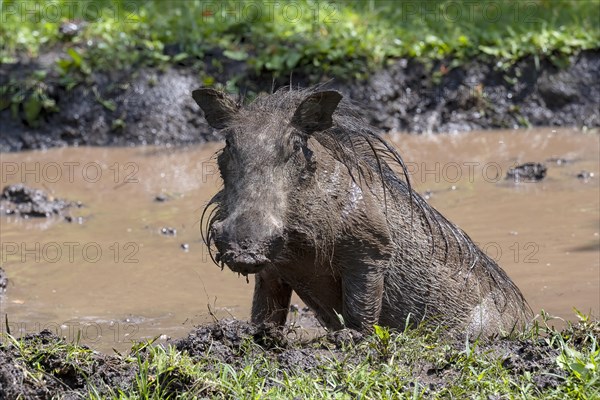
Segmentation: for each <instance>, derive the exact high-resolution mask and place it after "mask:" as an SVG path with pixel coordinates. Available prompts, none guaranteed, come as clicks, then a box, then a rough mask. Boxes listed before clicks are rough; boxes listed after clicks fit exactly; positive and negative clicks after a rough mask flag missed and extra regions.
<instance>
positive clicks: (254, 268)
mask: <svg viewBox="0 0 600 400" xmlns="http://www.w3.org/2000/svg"><path fill="white" fill-rule="evenodd" d="M228 225H229V224H227V223H224V222H215V223H214V224H213V226H212V233H213V235H214V238H215V245H216V246H217V250H218V253H217V254H216V257H215V258H216V261H217V262H219V263H224V264H226V265H227V266H228V267H229V268H230V269H231V270H232V271H234V272H239V273H241V274H254V273H257V272H259V271H260V270H262V269H263V268H264V267H265V266H266V265H267V264H269V263H270V262H271V261H272V260H273V259H274V258H275V257H276V256H277V255H278V254H279V252H280V251H281V249H282V248H283V238H282V237H281V236H280V235H274V236H268V237H267V238H263V239H262V240H259V241H257V240H255V239H254V240H252V239H249V238H248V237H246V235H239V234H236V233H235V230H232V229H227V228H228Z"/></svg>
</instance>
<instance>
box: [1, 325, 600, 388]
mask: <svg viewBox="0 0 600 400" xmlns="http://www.w3.org/2000/svg"><path fill="white" fill-rule="evenodd" d="M579 318H580V321H579V322H578V323H577V324H568V326H567V328H566V329H565V330H563V331H562V332H560V333H559V332H558V331H556V330H555V329H553V328H551V327H549V326H548V319H547V318H546V316H544V315H543V314H542V318H541V322H539V323H538V324H536V325H535V326H534V327H533V329H532V330H531V331H530V332H528V333H527V334H524V335H520V336H518V337H513V338H504V339H497V340H494V341H491V342H481V343H469V342H463V343H459V342H455V341H451V340H448V339H443V338H442V337H441V336H440V335H439V333H438V332H434V331H431V330H429V329H426V328H423V327H421V328H418V329H415V330H407V331H405V332H390V331H389V330H388V329H385V328H376V330H375V332H374V333H373V334H372V336H369V337H367V338H365V339H364V340H362V341H359V342H355V341H353V340H350V338H349V337H348V336H346V339H345V340H342V341H337V342H336V344H334V343H333V342H332V341H329V340H325V339H317V340H314V341H312V342H311V343H308V344H307V343H304V344H301V343H299V342H292V343H289V342H287V341H285V340H284V341H283V342H281V341H278V340H275V339H274V338H273V337H271V338H270V339H266V338H265V337H261V336H257V335H256V334H254V336H252V335H248V336H246V337H243V335H242V336H241V337H242V339H240V340H239V341H238V342H236V340H235V339H234V336H235V335H234V333H236V332H238V333H239V332H240V329H239V326H242V323H238V325H237V326H238V330H237V331H236V330H235V329H236V328H235V327H234V328H231V330H228V331H227V332H228V333H227V334H222V332H225V328H227V327H228V326H229V327H231V326H232V325H226V324H224V325H219V324H217V325H215V326H213V327H208V328H207V329H206V330H204V331H203V332H204V334H205V336H204V339H202V334H200V333H198V332H200V331H198V332H196V336H195V337H196V340H197V341H196V342H193V343H194V344H193V345H191V346H190V348H193V349H195V350H193V351H192V353H193V354H190V353H188V352H187V351H183V352H180V351H178V350H176V349H175V348H174V347H167V348H164V347H160V346H153V345H151V344H150V343H141V344H138V345H136V346H134V348H133V349H132V352H131V354H130V355H127V356H122V355H118V356H104V355H100V354H97V353H93V352H92V351H90V350H89V349H86V348H83V347H80V346H78V345H75V344H66V343H64V342H63V341H60V340H58V339H56V338H54V339H53V338H51V337H48V335H40V336H39V337H33V338H32V337H30V338H28V339H21V340H15V339H12V338H10V339H9V340H7V341H6V343H5V344H1V345H0V359H2V356H3V354H5V355H6V354H12V355H13V357H14V358H13V361H12V366H9V365H8V364H5V365H4V366H3V367H0V384H1V383H2V374H3V373H6V371H7V368H9V367H10V368H14V369H15V370H17V371H18V372H19V376H22V377H23V378H21V379H23V385H24V386H27V387H36V388H37V389H38V390H39V388H40V387H43V385H44V384H48V385H50V384H53V385H56V386H57V387H58V388H59V389H60V390H61V391H65V390H75V391H76V392H77V393H79V394H80V395H81V394H84V395H85V396H87V397H88V398H107V397H109V398H118V399H166V398H173V399H174V398H197V397H208V398H274V399H275V398H277V399H278V398H314V399H316V398H340V399H353V398H377V399H392V398H414V399H421V398H468V397H473V396H474V397H477V398H498V399H505V398H506V399H508V398H520V399H566V398H569V399H597V398H598V396H600V371H599V368H600V348H599V346H598V345H599V343H598V339H599V336H600V322H598V321H593V320H591V319H590V318H589V317H586V316H584V315H579ZM211 329H212V336H210V332H211ZM220 329H223V330H220ZM242 330H243V329H242ZM215 332H221V333H220V334H219V335H215ZM187 340H188V341H189V340H190V339H187ZM228 340H230V341H229V342H228ZM284 342H285V344H281V343H284ZM202 344H203V345H204V346H205V348H204V349H203V350H198V349H199V348H200V347H198V346H201V345H202ZM224 349H225V351H224ZM286 360H287V361H286ZM5 363H6V361H5ZM107 370H108V371H109V372H108V373H107ZM100 377H104V379H112V381H111V382H110V384H109V383H107V382H104V383H103V381H102V380H99V379H100ZM8 389H10V387H8ZM38 393H39V392H38Z"/></svg>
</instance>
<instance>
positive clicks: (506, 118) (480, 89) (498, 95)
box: [0, 50, 600, 152]
mask: <svg viewBox="0 0 600 400" xmlns="http://www.w3.org/2000/svg"><path fill="white" fill-rule="evenodd" d="M60 56H61V54H60V53H59V52H55V53H48V54H46V55H42V56H40V57H38V58H36V59H33V60H26V61H25V60H23V61H20V62H18V63H16V64H4V65H1V66H0V87H2V88H4V89H3V92H2V93H4V94H3V96H4V98H3V99H2V102H1V104H0V105H1V106H2V107H0V108H3V110H2V111H0V125H2V130H3V134H2V136H1V137H0V151H3V152H6V151H18V150H25V149H36V148H46V147H54V146H64V145H139V144H173V145H181V144H186V143H198V142H204V141H210V140H216V139H219V138H218V137H217V135H216V134H215V132H214V131H213V130H212V129H211V128H210V127H209V126H208V125H207V124H206V122H205V121H204V120H203V118H202V117H201V115H200V111H199V108H198V107H197V106H196V104H195V103H194V101H193V100H192V98H191V95H190V92H191V90H192V89H194V88H196V87H198V86H200V85H201V81H202V80H201V78H200V76H214V77H215V79H216V81H217V82H221V83H223V84H225V83H227V82H228V81H229V82H231V81H235V82H237V86H238V87H239V88H241V92H242V93H244V94H246V95H247V97H251V96H252V95H253V94H256V93H258V92H260V91H271V89H272V87H279V86H282V85H286V84H289V82H290V79H289V78H282V79H274V78H272V77H271V76H270V75H269V76H266V75H264V76H257V75H256V74H255V73H253V72H252V71H251V70H250V69H249V68H248V66H246V65H245V64H244V63H240V62H234V61H232V60H229V59H226V58H225V57H223V56H222V55H219V54H214V55H211V57H213V58H215V59H216V60H218V61H219V64H220V65H222V68H220V69H219V70H218V71H217V70H210V68H209V67H206V68H208V70H202V71H200V70H199V69H198V68H197V67H192V66H190V65H181V66H179V67H168V68H163V69H156V68H141V69H138V70H136V71H135V72H126V71H115V72H111V73H90V74H89V75H86V76H85V77H84V78H82V79H81V83H78V84H76V85H75V86H73V87H70V86H71V85H72V84H73V82H70V83H69V82H66V81H65V78H64V76H61V75H60V74H59V73H58V72H56V68H54V65H55V64H56V62H57V60H58V59H59V58H60ZM204 65H210V63H209V62H205V63H204ZM449 65H451V62H450V61H449V60H448V61H446V62H441V61H440V62H434V63H430V64H424V63H421V62H418V61H415V60H407V59H399V60H393V61H390V62H389V63H388V66H387V68H385V69H382V70H380V71H378V72H375V73H373V74H371V76H370V77H369V78H368V79H367V80H365V81H354V82H341V81H338V80H336V79H335V78H334V77H328V76H322V77H321V78H320V82H327V85H328V86H329V87H331V88H335V89H338V90H340V91H341V92H343V93H344V94H345V95H346V96H349V97H350V98H351V99H352V100H353V101H355V102H356V103H357V105H358V106H359V107H360V108H361V109H363V111H364V114H365V117H366V118H368V120H369V121H370V123H371V124H372V125H374V126H375V127H377V128H380V129H381V130H382V131H384V132H387V131H408V132H416V133H420V132H459V131H471V130H476V129H490V128H511V129H512V128H515V127H529V126H577V127H589V128H591V127H599V126H600V111H598V105H599V104H600V51H599V50H593V51H584V52H581V53H580V54H578V55H576V56H573V57H571V59H570V60H569V63H568V66H566V67H564V68H562V69H559V68H557V67H556V66H555V65H553V64H552V63H551V62H550V61H548V60H535V59H534V58H533V57H530V58H527V59H523V60H521V61H520V62H518V63H516V64H515V65H513V66H512V67H510V68H508V69H503V68H501V67H500V66H499V64H497V63H493V62H482V61H472V62H470V63H468V64H466V65H463V66H461V67H457V68H450V67H449ZM292 83H293V84H294V85H299V86H307V85H309V84H313V83H318V82H312V81H309V80H308V79H307V78H305V76H304V75H303V73H302V71H297V72H296V74H295V75H294V76H293V78H292ZM67 87H70V88H69V89H67ZM6 93H12V95H13V97H10V98H7V95H6ZM15 93H20V95H22V96H24V97H25V99H26V100H24V101H22V102H21V103H15V100H14V98H15V97H14V94H15ZM34 94H35V95H34ZM35 96H37V98H36V99H37V100H32V101H30V102H28V100H27V99H28V98H31V97H35ZM17 98H19V96H17Z"/></svg>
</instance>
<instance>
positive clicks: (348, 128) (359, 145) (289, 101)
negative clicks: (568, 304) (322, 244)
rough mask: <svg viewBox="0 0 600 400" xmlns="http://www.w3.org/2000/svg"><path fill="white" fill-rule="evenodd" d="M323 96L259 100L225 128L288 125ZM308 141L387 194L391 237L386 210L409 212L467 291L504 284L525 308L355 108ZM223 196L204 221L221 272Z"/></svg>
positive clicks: (339, 111) (347, 107)
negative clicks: (260, 122) (217, 234)
mask: <svg viewBox="0 0 600 400" xmlns="http://www.w3.org/2000/svg"><path fill="white" fill-rule="evenodd" d="M322 90H323V88H322V87H321V86H316V87H311V88H308V89H299V90H297V89H291V88H282V89H279V90H278V91H276V92H275V93H273V94H270V95H261V96H258V97H257V98H256V99H255V100H254V101H253V102H251V103H250V104H248V105H246V106H243V107H242V106H240V105H238V106H239V107H240V109H239V113H240V116H239V118H233V119H232V120H231V121H230V122H229V124H228V126H227V128H230V129H237V130H243V129H244V125H247V122H248V120H247V118H253V117H257V116H259V115H261V114H269V115H270V116H272V117H273V118H275V119H280V120H281V121H282V123H287V122H289V121H290V119H291V118H292V115H293V114H294V112H295V111H296V109H297V108H298V106H299V105H300V104H301V103H302V101H303V100H305V99H306V98H307V97H309V96H311V95H313V94H315V93H318V92H320V91H322ZM310 137H312V138H314V139H315V140H316V141H318V142H319V144H321V146H323V147H324V148H325V149H326V150H327V152H328V153H329V155H330V156H331V157H333V158H334V159H335V160H337V161H338V162H340V163H341V164H342V165H343V166H344V167H345V168H346V170H347V171H348V174H349V175H350V177H351V178H352V179H353V180H354V181H355V182H356V183H357V184H358V185H359V186H360V187H361V188H363V189H371V190H374V191H376V192H381V193H382V194H383V199H382V200H383V205H384V207H385V209H386V210H385V215H386V218H387V223H388V225H389V226H390V232H393V231H394V229H393V226H394V224H395V221H393V220H390V215H392V214H393V213H389V212H388V209H389V208H393V209H395V210H402V211H403V212H407V213H408V215H409V218H410V221H411V225H412V224H413V223H419V224H423V226H424V229H425V230H426V231H428V238H427V240H428V243H427V244H428V247H429V251H430V253H431V254H430V255H431V257H434V255H439V253H437V252H438V251H443V256H442V257H443V260H444V262H447V261H448V259H449V257H452V258H453V259H455V260H459V262H460V265H461V271H464V272H465V274H464V277H465V285H466V281H467V280H469V277H470V276H472V274H474V275H475V276H478V277H487V278H488V279H484V280H483V282H479V283H477V284H478V285H481V284H485V282H486V281H487V283H488V284H489V285H490V287H489V288H481V289H482V292H486V293H489V292H491V291H492V286H493V285H495V286H496V287H501V288H504V286H505V285H504V284H505V283H506V282H509V283H510V285H509V286H510V287H509V288H510V290H511V291H512V292H513V294H514V295H515V296H517V298H519V299H522V301H523V302H525V300H524V298H523V296H522V294H521V293H520V291H519V290H518V288H516V286H515V285H514V284H512V282H511V281H510V279H509V278H508V276H507V275H506V273H505V272H504V271H503V270H502V269H501V268H499V267H498V266H497V265H496V263H495V262H494V261H493V260H492V259H491V258H490V257H488V256H487V255H486V254H485V253H484V252H482V251H481V250H480V249H479V248H478V247H477V246H476V245H475V244H474V243H473V242H472V240H471V239H470V238H469V237H468V236H467V235H466V233H464V232H463V231H462V230H461V229H460V228H458V227H457V226H456V225H454V224H453V223H451V222H450V221H448V220H447V219H446V218H445V217H444V216H442V215H441V214H440V213H439V212H438V211H437V210H435V209H434V208H433V207H431V206H430V205H429V204H428V203H427V202H426V201H425V200H424V199H423V198H422V197H421V196H420V195H419V194H418V193H416V192H415V191H414V190H413V189H412V187H411V184H410V179H409V174H408V170H407V168H406V165H405V163H404V161H403V160H402V157H401V156H400V154H399V153H398V151H397V150H396V149H394V148H393V147H392V146H391V145H390V144H388V143H387V142H386V141H385V140H384V139H382V138H381V137H380V136H379V135H378V134H377V133H376V132H375V131H374V129H373V128H372V127H371V126H369V125H368V124H367V123H366V122H365V120H364V118H361V116H360V113H359V112H358V109H357V107H356V106H355V105H353V104H351V103H350V102H349V101H347V100H345V99H342V101H341V102H340V103H339V104H338V105H337V108H336V109H335V113H334V114H333V125H332V126H331V127H330V128H328V129H325V130H320V131H315V132H313V133H311V134H310ZM317 162H318V160H317ZM379 189H380V190H379ZM222 196H223V192H222V191H220V192H219V193H217V194H216V195H215V196H214V197H213V198H212V199H211V200H210V201H209V203H208V204H207V205H206V207H205V209H204V211H203V213H202V218H201V225H202V227H203V229H202V238H203V240H204V242H205V244H206V245H207V247H208V248H209V253H210V256H211V258H212V260H213V261H214V262H215V263H216V264H217V265H220V266H221V267H222V266H223V264H222V263H220V262H219V261H220V260H218V259H215V257H214V249H213V248H212V245H213V242H214V237H213V233H212V232H211V226H212V225H213V223H214V222H216V221H220V220H222V219H223V218H224V217H226V215H224V211H223V210H222V209H221V207H220V204H221V202H222V200H223V199H222ZM404 215H406V214H404ZM411 231H412V230H411ZM406 234H411V232H406ZM321 240H326V241H327V240H329V241H331V242H333V241H334V238H333V237H331V238H323V237H321ZM452 242H453V243H452ZM507 289H508V288H507ZM494 301H495V302H496V306H497V308H498V309H499V310H502V308H504V307H505V306H506V304H502V302H504V303H507V302H508V299H507V298H504V299H501V298H498V299H494Z"/></svg>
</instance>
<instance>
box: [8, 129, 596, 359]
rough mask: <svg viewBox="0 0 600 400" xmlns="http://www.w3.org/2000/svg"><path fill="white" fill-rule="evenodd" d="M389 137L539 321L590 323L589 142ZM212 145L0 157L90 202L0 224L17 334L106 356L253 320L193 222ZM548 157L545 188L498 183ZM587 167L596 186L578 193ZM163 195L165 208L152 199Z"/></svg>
mask: <svg viewBox="0 0 600 400" xmlns="http://www.w3.org/2000/svg"><path fill="white" fill-rule="evenodd" d="M391 140H392V141H393V142H394V143H395V144H396V145H397V147H398V149H399V150H400V152H401V154H402V155H403V156H404V159H405V161H406V162H407V164H408V167H409V169H410V171H411V177H412V181H413V184H414V186H415V187H416V189H417V190H418V191H419V192H420V193H426V192H428V194H430V197H431V198H430V200H429V201H430V203H431V204H433V205H434V206H435V207H436V208H438V209H439V210H440V211H442V212H443V213H444V214H445V215H446V216H447V217H448V218H449V219H450V220H452V221H454V222H455V223H457V224H458V225H459V226H460V227H462V228H463V229H464V230H465V231H466V232H467V233H468V234H469V235H470V236H471V237H472V238H473V239H474V240H475V241H476V242H478V243H479V244H480V246H481V247H483V248H484V249H485V250H486V251H487V252H488V254H490V255H491V256H492V257H493V258H495V259H496V260H498V262H499V264H500V265H501V266H502V267H503V268H504V269H505V270H506V271H507V272H508V274H509V275H510V276H511V277H512V278H513V280H515V282H516V283H517V285H518V286H519V287H520V288H521V289H522V291H523V292H524V294H525V297H526V298H527V299H528V300H529V303H530V304H531V306H532V308H533V309H534V310H535V311H536V312H539V310H540V309H544V310H546V311H547V312H549V313H550V314H553V315H556V316H559V317H562V318H565V319H575V314H574V312H573V307H576V308H578V309H579V310H581V311H583V312H592V313H593V314H594V315H596V316H598V311H600V244H599V243H600V238H599V229H600V228H599V220H600V210H599V208H600V198H599V197H600V192H599V188H600V186H599V183H598V177H599V173H600V165H599V164H600V160H599V146H600V142H599V136H598V135H597V134H583V133H581V132H574V131H569V130H559V131H558V132H555V131H552V130H549V129H537V130H530V131H510V132H508V131H506V132H503V131H498V132H479V133H477V132H474V133H466V134H460V135H454V136H450V135H439V136H409V135H395V136H393V137H391ZM220 146H221V145H220V144H209V145H201V146H195V147H190V148H185V149H172V148H171V149H169V148H157V147H144V148H140V147H138V148H63V149H52V150H49V151H35V152H22V153H14V154H1V165H2V171H1V172H2V177H1V179H2V181H1V183H2V186H4V185H7V184H11V183H17V182H23V183H26V184H28V185H29V186H33V187H37V188H44V189H46V190H47V191H49V192H50V193H52V194H53V195H55V196H56V197H61V198H67V199H70V200H80V201H82V202H83V203H84V204H85V207H84V208H81V209H77V210H74V211H73V214H74V215H77V216H83V218H84V222H83V223H82V224H77V223H67V222H64V221H61V220H38V219H34V220H24V219H22V218H18V217H6V216H2V217H0V235H1V247H0V263H1V265H2V266H3V268H4V269H5V271H6V272H7V275H8V277H9V280H10V283H9V287H8V290H7V293H6V295H5V296H4V297H3V298H2V299H1V300H0V301H1V303H0V311H1V313H2V314H3V315H4V314H7V315H8V321H9V327H10V329H11V333H12V334H14V335H17V336H18V335H22V334H25V333H30V332H35V331H38V330H40V329H42V328H50V329H52V330H54V331H56V332H58V333H59V334H61V335H63V336H66V337H67V338H68V339H77V338H78V337H79V339H80V340H81V341H82V342H83V343H86V344H88V345H91V346H92V347H94V348H97V349H100V350H103V351H110V349H111V348H116V349H119V350H126V349H128V348H129V347H130V344H131V343H130V341H131V340H140V339H144V338H150V337H155V336H159V335H165V336H171V337H181V336H184V335H185V334H186V333H187V332H188V331H189V330H190V329H191V328H192V326H193V325H196V324H201V323H205V322H208V321H211V320H212V318H213V315H214V316H216V317H218V318H222V317H227V316H234V317H237V318H241V319H247V318H248V317H249V310H250V301H251V295H252V288H253V285H252V278H250V284H248V283H246V280H245V278H243V277H242V278H239V277H238V276H237V275H236V274H234V273H232V272H230V271H228V270H227V269H226V270H224V271H221V270H220V269H219V268H218V267H216V266H215V265H213V264H212V263H211V262H210V259H209V257H208V254H207V252H206V250H205V248H204V245H203V244H202V242H201V240H200V225H199V220H200V213H201V211H202V209H203V205H204V204H205V203H206V202H207V201H208V200H209V199H210V197H211V196H212V195H213V194H214V193H215V192H216V191H217V189H218V186H219V184H220V183H219V179H218V174H216V165H215V163H214V159H212V155H213V154H214V152H215V151H216V150H217V149H218V148H219V147H220ZM551 157H560V158H563V159H565V160H567V161H568V162H566V163H560V164H558V163H555V162H547V166H548V175H547V177H546V178H545V179H544V180H543V181H542V182H539V183H521V184H519V185H515V184H509V183H507V182H506V181H504V179H503V177H504V176H505V174H506V171H507V169H508V168H509V167H510V166H514V165H515V164H516V163H522V162H527V161H545V160H547V159H549V158H551ZM581 170H587V171H590V172H592V173H593V174H594V177H593V178H592V179H591V180H590V181H588V182H587V183H584V182H583V181H581V180H580V179H577V178H576V175H577V173H578V172H580V171H581ZM161 193H162V194H166V195H168V196H169V197H170V198H171V199H170V200H169V201H166V202H156V201H154V197H155V196H156V195H158V194H161ZM163 227H172V228H175V229H176V235H175V236H167V235H164V234H162V233H161V228H163ZM184 243H185V244H188V245H189V250H188V251H185V250H184V249H182V247H181V245H182V244H184ZM2 319H3V320H4V317H3V318H2ZM3 322H4V321H3ZM1 325H2V329H3V330H4V329H5V326H4V325H5V324H4V323H2V324H1Z"/></svg>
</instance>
